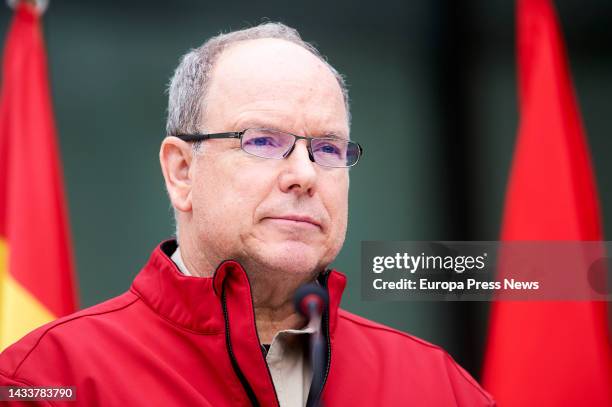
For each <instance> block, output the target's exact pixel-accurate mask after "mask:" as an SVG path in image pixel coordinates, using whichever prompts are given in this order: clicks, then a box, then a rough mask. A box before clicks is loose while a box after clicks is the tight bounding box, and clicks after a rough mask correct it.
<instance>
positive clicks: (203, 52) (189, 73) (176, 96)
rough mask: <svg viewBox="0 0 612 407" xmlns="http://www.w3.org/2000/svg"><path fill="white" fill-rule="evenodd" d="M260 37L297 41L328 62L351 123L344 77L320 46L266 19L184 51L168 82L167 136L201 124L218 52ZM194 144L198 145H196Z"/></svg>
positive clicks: (186, 132) (194, 128)
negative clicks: (321, 51) (261, 22)
mask: <svg viewBox="0 0 612 407" xmlns="http://www.w3.org/2000/svg"><path fill="white" fill-rule="evenodd" d="M262 38H278V39H282V40H285V41H289V42H292V43H294V44H297V45H299V46H301V47H302V48H304V49H306V50H308V51H310V52H311V53H312V54H313V55H315V56H316V57H317V58H319V59H320V60H321V61H322V62H323V63H324V64H325V65H327V67H328V68H329V69H330V70H331V72H332V73H333V74H334V76H335V77H336V80H337V81H338V85H340V89H341V91H342V96H343V98H344V104H345V107H346V112H347V117H348V120H349V124H350V110H349V98H348V89H347V87H346V82H345V81H344V77H343V76H342V75H341V74H340V73H338V71H336V69H334V67H332V66H331V65H330V64H329V62H327V60H326V59H325V57H323V55H321V53H320V52H319V50H317V49H316V48H315V47H314V46H313V45H311V44H309V43H307V42H305V41H303V40H302V38H301V37H300V34H299V33H298V32H297V30H295V29H294V28H291V27H288V26H286V25H285V24H282V23H272V22H269V23H264V24H260V25H258V26H255V27H251V28H246V29H243V30H239V31H232V32H229V33H227V34H219V35H217V36H215V37H212V38H210V39H209V40H208V41H206V42H205V43H204V44H202V45H201V46H200V47H198V48H195V49H192V50H190V51H189V52H188V53H187V54H185V55H183V57H182V58H181V62H180V63H179V66H178V67H177V68H176V70H175V71H174V75H173V76H172V79H171V80H170V84H169V86H168V119H167V121H166V135H167V136H175V135H177V134H181V133H183V134H188V133H196V132H198V131H199V130H200V127H201V126H202V125H204V124H203V123H200V120H201V118H202V117H203V115H202V113H203V109H204V108H205V96H206V91H207V89H208V85H209V82H210V77H211V72H212V69H213V66H214V64H215V62H216V60H217V58H218V57H219V55H220V54H221V53H222V52H223V51H224V50H225V49H226V48H227V47H228V46H230V45H231V44H234V43H236V42H239V41H247V40H255V39H262ZM204 127H205V125H204ZM194 147H195V148H197V146H194Z"/></svg>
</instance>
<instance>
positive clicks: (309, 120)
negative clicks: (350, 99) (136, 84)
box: [203, 39, 348, 135]
mask: <svg viewBox="0 0 612 407" xmlns="http://www.w3.org/2000/svg"><path fill="white" fill-rule="evenodd" d="M204 103H205V109H203V110H204V115H205V117H203V119H204V122H205V124H206V130H207V131H213V130H214V131H216V130H219V131H227V130H230V129H228V128H227V127H228V126H230V127H234V128H233V130H242V128H240V126H241V125H244V124H245V123H247V122H258V123H264V124H265V123H270V125H274V126H275V127H278V128H280V129H282V130H287V131H293V132H299V133H301V132H311V133H313V132H314V133H316V132H327V133H329V132H334V133H343V134H346V135H348V122H347V119H348V117H347V112H346V109H345V105H344V99H343V96H342V91H341V89H340V85H339V84H338V81H337V79H336V77H335V76H334V74H333V73H332V72H331V70H330V69H329V67H328V66H327V65H326V64H324V63H323V62H322V61H321V60H319V58H317V57H316V56H315V55H313V54H312V53H310V52H309V51H308V50H306V49H304V48H302V47H300V46H299V45H296V44H293V43H291V42H288V41H284V40H279V39H258V40H249V41H242V42H238V43H236V44H233V45H231V46H230V47H229V48H228V49H226V50H225V51H223V53H222V54H221V55H220V56H219V58H218V60H217V61H216V63H215V66H214V67H213V69H212V75H211V79H210V83H209V88H208V92H207V96H206V100H205V101H204ZM221 127H223V128H221Z"/></svg>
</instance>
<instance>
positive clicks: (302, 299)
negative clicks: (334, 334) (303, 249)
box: [294, 283, 329, 407]
mask: <svg viewBox="0 0 612 407" xmlns="http://www.w3.org/2000/svg"><path fill="white" fill-rule="evenodd" d="M294 300H295V308H296V310H297V311H298V312H299V313H300V314H302V315H303V316H304V317H305V318H306V319H307V320H308V328H309V330H312V333H311V334H310V365H311V367H312V381H311V385H310V391H309V392H308V399H307V401H306V407H323V403H322V402H321V400H320V396H321V392H322V390H323V380H324V375H325V356H326V352H325V340H324V337H323V333H322V332H321V321H322V315H323V312H324V310H325V309H326V308H327V303H328V302H329V299H328V294H327V291H325V290H324V289H323V288H322V287H321V286H320V285H317V284H313V283H310V284H305V285H303V286H301V287H300V288H298V290H297V291H296V293H295V298H294Z"/></svg>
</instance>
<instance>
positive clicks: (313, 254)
mask: <svg viewBox="0 0 612 407" xmlns="http://www.w3.org/2000/svg"><path fill="white" fill-rule="evenodd" d="M274 246H275V247H267V248H262V249H260V250H258V252H257V255H256V256H254V257H255V258H256V259H257V262H258V263H259V264H264V265H266V266H267V268H268V269H269V270H275V271H279V272H283V273H288V274H314V273H315V272H317V271H319V270H318V268H319V265H320V264H321V254H320V252H319V251H316V250H313V247H312V246H310V245H307V244H305V243H303V242H284V243H283V244H281V245H274Z"/></svg>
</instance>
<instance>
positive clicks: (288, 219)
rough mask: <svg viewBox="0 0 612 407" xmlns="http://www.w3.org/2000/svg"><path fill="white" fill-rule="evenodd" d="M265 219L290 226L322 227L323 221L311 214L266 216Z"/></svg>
mask: <svg viewBox="0 0 612 407" xmlns="http://www.w3.org/2000/svg"><path fill="white" fill-rule="evenodd" d="M264 220H270V221H273V222H275V223H279V224H284V225H288V226H297V227H306V228H317V229H322V227H321V223H320V222H318V221H317V220H315V219H313V218H311V217H310V216H302V215H282V216H268V217H266V218H264Z"/></svg>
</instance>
